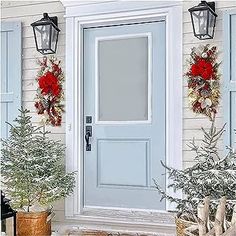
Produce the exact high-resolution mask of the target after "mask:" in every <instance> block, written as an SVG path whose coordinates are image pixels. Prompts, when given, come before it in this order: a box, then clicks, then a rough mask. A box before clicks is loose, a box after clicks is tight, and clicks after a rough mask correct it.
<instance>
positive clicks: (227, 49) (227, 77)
mask: <svg viewBox="0 0 236 236" xmlns="http://www.w3.org/2000/svg"><path fill="white" fill-rule="evenodd" d="M223 95H224V104H223V110H224V118H225V122H226V123H227V126H226V134H225V145H229V146H231V147H234V148H236V10H234V11H227V12H226V13H225V14H224V91H223Z"/></svg>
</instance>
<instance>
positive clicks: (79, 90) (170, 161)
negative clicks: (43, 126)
mask: <svg viewBox="0 0 236 236" xmlns="http://www.w3.org/2000/svg"><path fill="white" fill-rule="evenodd" d="M62 3H63V4H64V6H65V7H66V15H65V17H66V147H67V149H66V150H67V151H66V166H67V170H68V171H78V174H77V178H76V187H75V190H74V194H73V195H72V196H70V197H68V198H67V199H66V205H65V214H66V217H67V218H68V219H74V220H80V222H83V224H84V225H86V224H89V223H91V224H92V225H93V226H95V225H96V224H97V225H99V224H100V225H101V224H102V225H103V226H105V225H106V223H105V222H107V225H110V226H111V225H114V226H117V227H119V226H120V227H123V226H125V229H128V226H129V228H130V229H132V227H133V228H134V229H135V230H137V227H140V229H145V227H147V228H146V229H148V230H149V231H150V230H151V229H152V227H154V228H155V225H156V224H158V222H154V223H153V216H152V218H150V213H151V214H154V213H155V214H157V215H158V217H157V218H159V221H160V222H159V223H160V224H159V227H160V228H163V227H164V226H165V224H163V220H161V219H160V216H161V215H163V217H164V218H165V220H164V222H165V223H166V224H167V225H168V227H170V226H169V224H171V223H173V221H172V219H171V218H170V217H169V218H168V217H167V215H168V214H167V213H166V212H163V211H152V212H150V210H148V211H146V210H140V211H137V210H134V209H120V208H117V209H115V208H94V209H85V208H84V207H83V129H84V127H83V70H82V68H83V57H82V52H83V28H84V27H89V26H98V25H99V26H100V25H109V24H111V25H112V24H117V23H128V22H141V21H155V20H158V19H159V18H160V17H162V18H163V17H165V18H166V27H167V28H166V29H167V30H166V39H167V42H166V53H167V55H166V117H167V120H166V161H167V165H169V166H174V167H175V168H182V5H181V3H179V2H170V1H166V2H158V1H153V2H145V1H143V2H132V1H130V2H129V1H128V2H125V1H111V2H109V1H108V2H100V3H99V2H96V3H93V4H88V3H86V4H81V2H80V1H64V0H63V1H62ZM95 5H96V6H95ZM166 184H168V179H167V182H166ZM166 191H167V192H168V193H170V194H173V192H171V191H170V190H169V189H166ZM178 195H179V194H178ZM158 200H159V199H158V196H157V201H158ZM170 208H171V206H170V205H169V203H168V202H167V204H166V209H170ZM101 217H102V218H101ZM139 217H141V219H143V218H146V219H147V221H146V222H144V221H143V220H142V221H143V222H142V223H140V222H139V223H138V220H137V218H139ZM161 218H162V217H161ZM164 218H163V219H164ZM121 219H123V220H121ZM135 219H136V220H135ZM101 222H102V223H101ZM135 222H136V223H135ZM151 222H152V224H151ZM137 223H138V224H137ZM155 230H156V229H155ZM172 230H173V229H172Z"/></svg>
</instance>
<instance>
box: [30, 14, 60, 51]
mask: <svg viewBox="0 0 236 236" xmlns="http://www.w3.org/2000/svg"><path fill="white" fill-rule="evenodd" d="M31 26H32V27H33V31H34V38H35V44H36V48H37V51H39V52H40V53H42V54H43V55H46V54H53V53H56V50H57V41H58V35H59V32H60V29H59V28H58V27H57V17H56V16H54V17H49V16H48V13H43V18H42V19H41V20H38V21H36V22H34V23H32V24H31Z"/></svg>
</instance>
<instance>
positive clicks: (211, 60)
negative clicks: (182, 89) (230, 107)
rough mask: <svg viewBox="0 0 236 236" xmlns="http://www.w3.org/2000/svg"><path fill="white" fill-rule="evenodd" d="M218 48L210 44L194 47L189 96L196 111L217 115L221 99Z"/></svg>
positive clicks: (192, 107) (207, 114)
mask: <svg viewBox="0 0 236 236" xmlns="http://www.w3.org/2000/svg"><path fill="white" fill-rule="evenodd" d="M217 56H218V52H217V48H216V47H215V46H213V47H210V45H209V44H207V45H204V46H199V47H198V48H196V47H194V48H192V51H191V54H190V60H188V64H189V68H188V72H187V73H186V76H187V77H188V97H189V102H190V106H191V109H192V110H193V112H195V113H201V114H204V115H206V116H208V117H209V118H210V119H211V120H212V119H213V118H214V117H215V115H216V113H217V109H218V105H219V99H220V74H219V72H218V68H219V65H220V63H218V62H217Z"/></svg>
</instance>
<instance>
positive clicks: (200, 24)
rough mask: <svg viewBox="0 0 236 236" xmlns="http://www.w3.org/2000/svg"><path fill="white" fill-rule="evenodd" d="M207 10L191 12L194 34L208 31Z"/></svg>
mask: <svg viewBox="0 0 236 236" xmlns="http://www.w3.org/2000/svg"><path fill="white" fill-rule="evenodd" d="M207 15H208V11H207V10H201V11H194V12H193V13H192V17H193V25H194V31H195V32H194V33H195V34H196V36H198V35H206V34H207V33H208V32H207V30H208V28H207Z"/></svg>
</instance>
